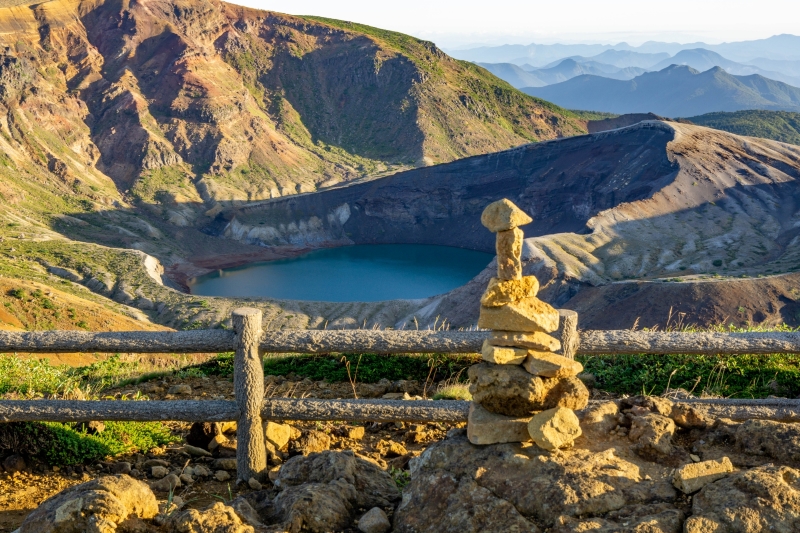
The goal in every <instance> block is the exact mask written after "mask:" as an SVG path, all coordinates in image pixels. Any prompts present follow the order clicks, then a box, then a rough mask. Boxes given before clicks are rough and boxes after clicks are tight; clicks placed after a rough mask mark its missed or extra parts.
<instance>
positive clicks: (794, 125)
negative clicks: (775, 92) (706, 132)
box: [688, 110, 800, 145]
mask: <svg viewBox="0 0 800 533" xmlns="http://www.w3.org/2000/svg"><path fill="white" fill-rule="evenodd" d="M688 120H689V121H690V122H693V123H694V124H699V125H701V126H708V127H709V128H715V129H718V130H724V131H729V132H731V133H735V134H737V135H749V136H751V137H763V138H765V139H773V140H776V141H781V142H785V143H790V144H797V145H800V113H792V112H789V111H761V110H748V111H736V112H732V113H726V112H716V113H706V114H705V115H700V116H696V117H690V118H689V119H688Z"/></svg>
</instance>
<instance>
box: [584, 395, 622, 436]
mask: <svg viewBox="0 0 800 533" xmlns="http://www.w3.org/2000/svg"><path fill="white" fill-rule="evenodd" d="M576 414H578V413H576ZM618 414H619V408H618V407H617V404H616V403H614V402H601V403H596V404H594V405H592V406H591V407H589V408H587V409H585V410H584V411H583V412H582V413H579V414H578V418H579V419H580V421H581V430H582V431H583V433H584V434H585V435H586V436H587V437H588V438H591V439H597V438H604V437H606V436H607V435H608V433H609V432H610V431H611V430H613V429H615V428H616V427H617V425H618V424H619V421H618V418H617V415H618Z"/></svg>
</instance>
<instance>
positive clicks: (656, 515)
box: [550, 503, 684, 533]
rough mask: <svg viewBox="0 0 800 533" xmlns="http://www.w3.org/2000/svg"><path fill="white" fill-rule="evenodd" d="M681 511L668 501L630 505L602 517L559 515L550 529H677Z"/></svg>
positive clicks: (616, 532)
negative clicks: (666, 502)
mask: <svg viewBox="0 0 800 533" xmlns="http://www.w3.org/2000/svg"><path fill="white" fill-rule="evenodd" d="M683 518H684V515H683V512H682V511H680V510H678V509H675V508H674V507H672V506H671V505H668V504H664V503H657V504H652V505H631V506H628V507H623V508H622V509H620V510H619V511H612V512H610V513H608V514H607V515H606V516H604V517H603V518H589V519H581V518H572V517H570V516H560V517H559V519H558V525H557V526H556V527H554V528H553V529H551V530H550V533H575V532H578V531H580V532H584V531H585V532H591V533H623V532H624V533H681V532H682V531H683Z"/></svg>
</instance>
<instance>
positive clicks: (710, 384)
mask: <svg viewBox="0 0 800 533" xmlns="http://www.w3.org/2000/svg"><path fill="white" fill-rule="evenodd" d="M577 359H578V360H579V361H581V363H583V365H584V368H585V372H588V373H591V374H594V375H595V376H596V377H597V387H598V388H600V389H602V390H605V391H608V392H612V393H618V394H650V395H660V394H663V393H664V392H665V391H666V389H667V387H669V388H671V389H678V388H680V389H685V390H688V391H692V392H693V393H694V394H700V393H705V394H711V395H714V396H724V397H730V398H765V397H767V396H769V395H778V396H782V397H789V398H794V397H796V396H798V395H800V355H787V354H773V355H728V356H717V355H644V354H637V355H603V356H588V357H581V356H579V357H578V358H577Z"/></svg>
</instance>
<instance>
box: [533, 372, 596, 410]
mask: <svg viewBox="0 0 800 533" xmlns="http://www.w3.org/2000/svg"><path fill="white" fill-rule="evenodd" d="M543 382H544V386H545V388H546V389H548V391H547V396H546V397H545V400H544V404H543V405H542V409H552V408H554V407H566V408H567V409H572V410H578V409H583V408H584V407H586V406H587V405H588V403H589V389H587V388H586V385H584V384H583V382H582V381H581V380H579V379H578V378H577V377H575V376H570V377H568V378H560V379H559V378H553V379H544V380H543Z"/></svg>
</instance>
